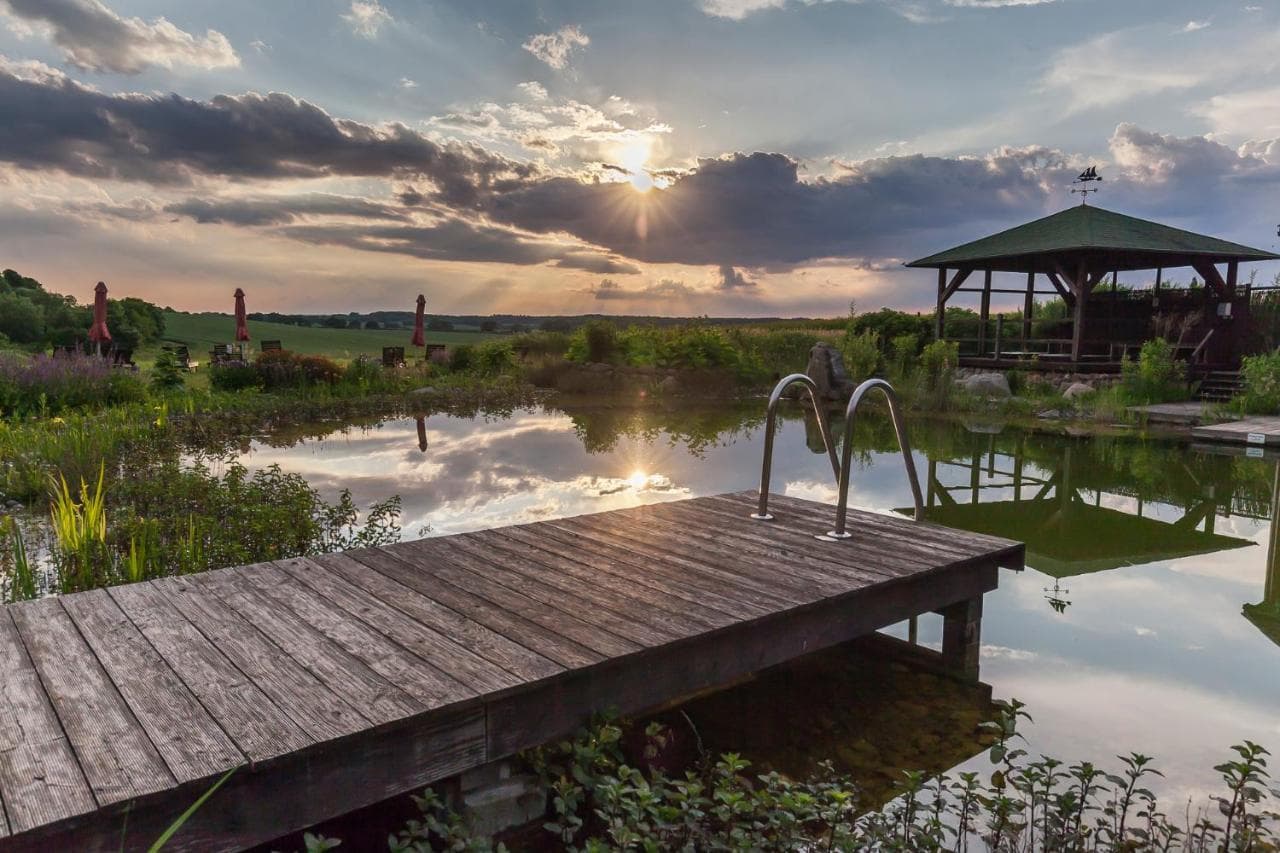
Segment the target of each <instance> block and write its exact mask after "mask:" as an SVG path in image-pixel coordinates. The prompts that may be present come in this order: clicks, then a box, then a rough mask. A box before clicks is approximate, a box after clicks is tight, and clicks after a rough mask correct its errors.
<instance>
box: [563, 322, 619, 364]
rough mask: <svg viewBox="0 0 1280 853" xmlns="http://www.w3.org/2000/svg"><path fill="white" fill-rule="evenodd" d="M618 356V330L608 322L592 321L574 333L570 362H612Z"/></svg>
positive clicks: (569, 352)
mask: <svg viewBox="0 0 1280 853" xmlns="http://www.w3.org/2000/svg"><path fill="white" fill-rule="evenodd" d="M617 354H618V328H617V327H616V326H614V325H613V323H610V322H609V321H608V320H592V321H591V322H589V323H586V324H584V325H582V326H581V327H579V328H578V331H576V332H574V334H573V339H572V340H571V341H570V343H569V351H568V356H569V360H570V361H585V362H597V361H598V362H610V361H613V360H614V358H615V357H616V356H617Z"/></svg>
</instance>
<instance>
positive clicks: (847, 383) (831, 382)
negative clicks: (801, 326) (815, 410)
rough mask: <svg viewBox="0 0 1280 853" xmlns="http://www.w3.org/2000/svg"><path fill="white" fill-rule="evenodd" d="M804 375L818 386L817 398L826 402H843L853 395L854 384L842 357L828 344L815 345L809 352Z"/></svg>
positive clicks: (838, 351)
mask: <svg viewBox="0 0 1280 853" xmlns="http://www.w3.org/2000/svg"><path fill="white" fill-rule="evenodd" d="M804 372H805V374H806V375H807V376H808V377H809V378H810V379H812V380H813V382H814V384H815V385H817V386H818V397H819V398H821V399H826V400H844V399H846V398H848V397H849V395H850V394H852V393H853V389H854V388H856V387H857V385H856V383H854V381H853V380H852V379H850V378H849V373H848V371H847V370H845V368H844V356H843V355H841V354H840V350H838V349H836V348H835V347H833V346H832V345H831V344H828V343H817V344H814V345H813V349H811V350H809V364H808V366H807V367H805V369H804Z"/></svg>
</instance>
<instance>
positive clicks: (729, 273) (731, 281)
mask: <svg viewBox="0 0 1280 853" xmlns="http://www.w3.org/2000/svg"><path fill="white" fill-rule="evenodd" d="M716 286H717V287H719V288H720V289H721V290H742V289H749V288H752V287H755V286H756V283H755V282H754V281H749V280H748V279H747V277H746V276H745V275H743V274H742V273H740V272H738V271H737V270H736V269H734V268H733V266H732V265H730V264H721V265H720V281H719V283H718V284H717V285H716Z"/></svg>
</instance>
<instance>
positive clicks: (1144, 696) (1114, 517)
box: [243, 401, 1280, 796]
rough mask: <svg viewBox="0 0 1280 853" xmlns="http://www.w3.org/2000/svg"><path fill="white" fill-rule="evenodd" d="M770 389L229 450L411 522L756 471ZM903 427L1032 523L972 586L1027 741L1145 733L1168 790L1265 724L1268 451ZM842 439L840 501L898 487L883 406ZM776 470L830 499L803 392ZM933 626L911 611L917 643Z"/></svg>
mask: <svg viewBox="0 0 1280 853" xmlns="http://www.w3.org/2000/svg"><path fill="white" fill-rule="evenodd" d="M763 408H764V407H763V405H762V404H761V403H760V402H758V401H757V402H753V403H748V404H745V405H743V406H741V407H721V408H716V409H711V408H702V407H696V406H682V407H679V408H671V409H656V408H649V409H644V410H634V409H628V408H616V407H609V406H598V407H580V408H552V407H547V408H537V409H522V410H518V411H516V412H513V413H511V414H510V415H509V416H506V415H504V416H502V417H495V418H490V419H486V418H483V417H475V418H464V417H451V416H448V415H432V416H429V417H425V418H422V419H406V420H393V421H388V422H385V423H380V424H365V425H360V426H356V427H353V428H349V429H346V430H339V431H333V430H334V426H333V425H330V426H329V427H327V428H318V427H317V428H312V429H311V430H310V431H309V433H308V434H307V436H306V437H305V440H301V441H296V440H292V439H287V438H286V437H283V436H272V437H269V438H267V439H265V440H262V441H258V442H255V443H254V444H253V446H252V448H251V449H250V450H249V452H248V453H246V454H244V457H243V459H244V461H245V462H246V464H249V465H251V466H261V465H266V464H270V463H280V464H281V465H282V466H283V467H284V468H286V469H287V470H291V471H296V472H298V473H301V474H303V475H304V476H306V477H307V478H308V480H309V481H311V482H312V483H313V485H316V486H317V487H318V488H320V489H321V490H322V491H325V492H328V493H330V494H332V493H335V492H336V491H337V490H338V489H340V488H344V487H345V488H350V489H351V490H352V491H353V493H354V495H355V497H356V498H357V500H358V501H360V502H362V503H368V502H370V501H372V500H376V499H381V498H384V497H386V496H388V495H391V494H399V495H401V496H402V498H403V501H404V510H405V516H404V524H405V535H406V536H407V537H414V536H417V535H420V534H421V535H429V534H443V533H453V532H460V531H464V530H470V529H477V528H483V527H492V526H495V525H502V524H513V523H519V522H524V521H532V520H537V519H540V518H547V517H554V516H567V515H575V514H580V513H585V512H597V511H601V510H607V509H613V508H619V507H625V506H633V505H637V504H640V503H647V502H653V501H662V500H671V499H675V498H680V497H686V496H695V495H704V494H715V493H721V492H729V491H740V490H747V489H753V488H754V487H755V485H756V479H757V478H758V476H759V465H760V454H761V443H762V441H763V435H762V432H763V430H762V428H761V427H762V415H763ZM840 426H841V425H840V424H839V423H838V422H837V423H834V424H833V428H834V429H835V430H836V431H837V433H838V431H839V428H840ZM911 438H912V443H913V445H914V448H915V453H916V464H917V467H918V469H920V470H921V471H926V470H927V472H928V476H927V483H928V489H927V492H928V501H927V503H928V513H929V518H931V519H933V520H935V521H937V522H939V523H944V524H949V525H953V526H956V527H962V528H966V529H971V530H978V531H983V532H991V533H996V534H999V535H1004V536H1010V537H1014V538H1019V539H1022V540H1024V541H1026V542H1027V543H1028V559H1027V562H1028V566H1029V570H1028V571H1027V572H1024V573H1021V574H1013V573H1005V574H1003V575H1002V577H1001V586H1000V589H999V590H998V591H996V592H995V593H992V594H991V595H989V596H988V597H987V600H986V604H985V616H984V621H983V635H984V641H985V645H984V647H983V662H982V665H983V677H984V680H985V681H987V682H989V683H991V684H993V685H995V688H996V690H997V692H998V694H999V695H1002V696H1017V697H1018V698H1020V699H1022V700H1024V701H1026V702H1028V703H1029V704H1030V706H1031V708H1032V710H1033V712H1034V714H1035V718H1036V724H1035V726H1034V728H1033V730H1032V732H1031V733H1032V735H1033V738H1034V745H1035V748H1036V749H1037V750H1041V751H1044V752H1046V753H1049V754H1053V755H1057V756H1060V757H1064V758H1071V759H1077V758H1089V759H1094V760H1099V761H1106V760H1107V759H1108V757H1109V756H1112V755H1115V754H1117V753H1122V752H1128V751H1130V750H1138V751H1141V752H1144V753H1147V754H1154V755H1156V756H1157V757H1158V758H1159V759H1160V764H1161V767H1162V769H1164V770H1165V771H1166V772H1167V773H1168V774H1169V777H1168V778H1169V780H1170V781H1167V782H1165V783H1164V784H1165V786H1166V790H1168V791H1169V793H1170V794H1172V795H1175V796H1181V795H1185V794H1188V793H1192V792H1195V791H1197V790H1198V789H1200V788H1201V787H1203V786H1207V785H1208V784H1211V783H1212V782H1213V780H1214V776H1215V774H1214V773H1213V771H1212V769H1211V768H1212V765H1213V764H1215V763H1217V762H1219V761H1220V760H1221V759H1222V758H1223V756H1224V751H1225V747H1226V746H1228V745H1229V744H1230V743H1232V742H1234V741H1237V740H1239V739H1241V738H1245V737H1247V738H1250V739H1253V740H1256V741H1258V742H1261V743H1263V744H1266V745H1268V746H1271V747H1277V748H1280V718H1277V716H1276V714H1275V711H1274V709H1275V708H1276V707H1278V706H1280V648H1277V645H1280V570H1278V569H1277V563H1278V562H1280V548H1278V547H1277V542H1276V536H1277V535H1278V534H1277V531H1278V530H1280V525H1277V524H1275V523H1274V522H1275V520H1276V517H1277V516H1276V511H1277V509H1276V486H1277V476H1278V475H1277V463H1276V461H1275V460H1274V459H1255V458H1251V457H1248V456H1245V455H1231V454H1226V453H1221V452H1208V451H1206V450H1201V449H1192V448H1188V447H1186V446H1184V445H1179V444H1173V443H1162V442H1155V441H1138V440H1133V439H1122V438H1094V439H1084V438H1073V437H1070V436H1067V435H1046V434H1032V433H1027V432H1023V431H1020V430H1015V429H1001V428H999V427H998V426H993V425H979V424H974V425H970V426H968V427H965V426H962V425H958V424H947V423H936V422H918V423H914V424H913V425H912V435H911ZM855 450H856V460H857V469H856V471H855V473H854V476H853V484H852V491H851V497H850V503H851V504H852V505H854V506H858V507H860V508H866V509H874V510H879V511H885V512H892V511H894V510H895V509H897V508H902V507H905V506H909V505H910V502H911V496H910V490H909V488H908V486H907V483H906V481H905V479H904V477H903V475H902V463H901V459H900V457H899V456H898V454H897V446H896V442H895V440H894V436H893V431H892V427H891V426H890V424H889V422H888V419H887V418H880V417H875V416H870V415H868V416H867V417H865V418H861V419H860V422H859V424H858V431H857V433H856V435H855ZM773 470H774V476H773V481H774V483H775V491H779V492H783V493H786V494H790V495H794V496H798V497H807V498H813V499H817V500H824V501H827V502H830V503H834V501H835V496H836V490H835V484H834V482H833V480H832V476H831V470H830V467H829V463H828V461H827V459H826V456H825V454H824V453H823V450H822V442H821V438H820V435H819V434H818V433H817V432H816V430H815V428H814V424H813V423H812V422H806V421H805V419H804V418H803V417H802V416H801V415H800V412H799V410H798V409H794V410H792V411H790V412H788V413H786V414H785V415H784V418H783V420H782V421H781V422H780V424H779V430H778V436H777V443H776V448H775V457H774V468H773ZM1255 546H1257V547H1255ZM1260 594H1261V600H1259V595H1260ZM1253 602H1257V603H1253ZM940 632H941V624H940V620H938V619H928V618H926V619H922V620H921V623H920V626H919V639H920V641H921V642H922V643H924V644H926V645H928V644H935V645H936V644H938V643H939V641H940ZM901 635H902V636H905V635H906V627H905V626H903V628H902V631H901ZM797 713H799V712H797ZM815 742H818V741H815ZM1170 788H1172V790H1170Z"/></svg>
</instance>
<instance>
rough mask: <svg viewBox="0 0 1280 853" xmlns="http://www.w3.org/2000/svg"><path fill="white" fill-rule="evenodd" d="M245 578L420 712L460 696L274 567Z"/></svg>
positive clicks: (425, 664)
mask: <svg viewBox="0 0 1280 853" xmlns="http://www.w3.org/2000/svg"><path fill="white" fill-rule="evenodd" d="M254 568H255V569H256V570H255V571H252V572H248V573H247V574H246V577H247V578H248V579H249V581H250V582H251V583H253V584H254V585H255V586H257V588H258V589H259V590H260V591H261V592H262V594H263V595H264V596H265V597H267V598H268V599H269V600H272V601H274V602H275V603H276V604H277V605H278V606H282V607H288V608H289V609H290V610H292V611H293V612H294V613H296V614H298V616H299V617H300V618H302V619H304V620H306V622H307V623H308V624H310V625H311V626H312V627H313V628H315V629H316V630H317V631H320V632H321V633H323V634H324V635H325V636H326V637H328V638H329V639H331V640H333V641H334V642H335V643H337V644H338V645H340V646H342V648H344V649H346V650H347V651H348V652H349V653H351V654H352V655H354V656H355V657H357V658H359V659H360V660H362V661H364V662H365V664H367V665H368V667H369V668H370V669H372V670H374V671H375V672H377V673H379V674H380V675H382V676H383V677H384V678H386V679H387V680H388V681H390V682H391V683H392V684H398V685H400V686H401V687H402V688H403V689H404V691H405V692H406V693H408V694H409V695H411V696H413V697H414V698H415V699H417V700H418V702H419V703H421V704H422V706H423V707H424V708H438V707H441V706H443V705H447V704H449V703H450V702H452V701H454V700H456V699H457V698H458V696H459V695H460V694H461V692H462V691H461V685H459V684H458V682H457V681H455V680H454V679H452V678H450V677H449V676H447V675H445V674H444V673H442V672H440V671H439V670H437V669H436V668H435V667H434V666H432V665H431V664H430V662H429V661H426V660H423V659H422V658H420V657H418V656H417V655H415V654H414V653H413V652H411V651H409V650H408V649H406V648H404V647H403V646H400V645H398V644H397V643H394V642H392V641H391V640H390V639H388V638H387V637H386V636H385V635H383V634H381V633H380V632H378V631H376V630H374V629H373V628H372V627H370V626H369V625H367V624H366V623H365V622H364V621H363V620H362V619H360V618H359V617H358V616H356V615H355V614H353V613H350V612H348V611H346V610H343V609H342V608H341V607H338V606H337V605H336V604H334V603H333V602H331V601H329V600H328V599H326V598H325V597H324V596H322V595H321V594H320V593H318V592H316V590H314V589H312V588H311V587H309V586H307V585H306V584H305V583H302V582H301V581H298V580H297V579H296V578H294V577H293V576H292V575H290V574H289V573H288V572H286V571H284V569H282V568H280V567H279V566H278V565H275V564H264V565H261V566H256V567H254Z"/></svg>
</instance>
